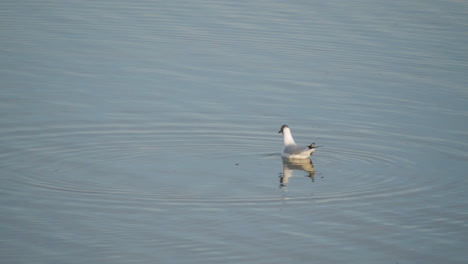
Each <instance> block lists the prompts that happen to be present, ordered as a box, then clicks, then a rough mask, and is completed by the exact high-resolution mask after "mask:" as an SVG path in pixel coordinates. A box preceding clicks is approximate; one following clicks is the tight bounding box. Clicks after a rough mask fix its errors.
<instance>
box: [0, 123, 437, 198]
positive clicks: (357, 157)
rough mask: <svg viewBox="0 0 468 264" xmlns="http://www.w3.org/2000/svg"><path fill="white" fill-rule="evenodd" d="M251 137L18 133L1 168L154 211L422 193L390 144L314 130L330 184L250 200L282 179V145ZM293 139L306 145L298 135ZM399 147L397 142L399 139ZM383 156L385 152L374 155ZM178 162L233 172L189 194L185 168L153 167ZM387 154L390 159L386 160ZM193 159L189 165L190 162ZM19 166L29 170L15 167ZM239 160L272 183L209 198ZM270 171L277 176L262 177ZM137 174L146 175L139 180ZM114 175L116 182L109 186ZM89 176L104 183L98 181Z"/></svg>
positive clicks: (216, 131)
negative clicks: (146, 205)
mask: <svg viewBox="0 0 468 264" xmlns="http://www.w3.org/2000/svg"><path fill="white" fill-rule="evenodd" d="M187 131H190V132H187ZM243 131H244V132H243ZM258 131H261V130H260V129H259V130H256V131H255V130H246V129H245V128H242V129H241V128H239V127H237V128H226V126H218V125H216V124H211V125H204V126H203V127H198V126H195V125H184V126H176V125H170V126H167V127H164V126H161V125H157V126H156V125H153V126H152V125H149V126H147V127H146V128H145V129H141V128H139V127H138V126H132V125H127V126H124V125H122V124H119V125H116V124H114V125H113V124H107V125H95V126H57V127H53V128H52V127H51V128H47V129H34V128H29V127H26V128H19V129H16V130H15V129H10V130H3V131H2V132H1V134H2V137H3V139H4V140H5V142H7V141H8V142H15V146H16V148H14V147H11V149H10V151H7V152H4V153H3V155H2V160H3V161H2V163H3V165H6V164H9V165H8V166H9V167H10V168H11V171H12V172H14V173H15V174H16V176H15V180H14V181H15V182H16V183H17V184H19V185H27V186H30V187H31V188H35V189H39V190H43V191H45V192H46V193H47V192H65V193H74V194H78V195H83V196H89V197H96V196H99V199H106V197H107V198H108V199H118V200H120V199H122V200H125V201H128V200H131V201H133V202H138V201H139V202H149V203H158V204H162V205H164V204H167V205H190V206H199V207H217V206H222V205H231V206H254V207H255V206H265V205H266V204H271V205H275V204H278V203H279V202H281V201H284V200H287V202H288V204H301V203H323V202H337V201H343V200H352V199H378V198H390V197H392V196H397V195H405V194H414V193H417V192H421V191H425V189H424V188H420V187H418V184H420V181H418V180H416V181H415V180H414V179H413V180H408V179H406V180H405V179H403V180H402V179H401V178H400V175H398V171H399V170H401V169H407V168H409V167H411V166H412V162H411V160H410V159H405V154H404V153H402V152H401V151H400V150H399V146H398V144H396V143H395V141H394V140H393V141H392V143H391V144H390V142H388V140H384V139H385V138H386V136H387V135H382V136H381V137H376V136H375V134H374V135H371V134H367V135H366V134H363V133H361V134H359V133H353V134H349V135H348V136H343V135H342V134H340V135H338V134H333V133H330V132H329V131H328V132H326V131H315V132H314V134H317V135H320V134H326V135H327V136H326V137H325V138H324V141H325V140H326V141H328V142H340V143H339V144H338V143H336V145H334V146H324V147H321V148H319V149H318V151H317V152H316V153H315V154H314V156H313V157H312V160H313V165H314V167H315V173H316V175H320V176H322V177H323V178H324V179H325V181H326V182H327V183H328V182H331V183H334V184H325V183H322V182H316V183H310V184H309V183H308V184H305V185H304V184H303V181H304V179H302V178H300V177H297V176H295V178H293V179H292V181H291V184H290V185H288V186H287V188H288V193H287V195H286V197H285V196H284V195H281V194H280V193H278V192H282V191H284V190H278V189H277V188H276V189H275V188H270V189H268V188H267V189H265V188H264V189H263V190H261V191H258V190H256V187H259V186H262V185H265V184H264V182H265V181H268V182H270V183H272V182H275V181H276V175H277V173H278V172H279V171H281V159H280V157H279V155H278V153H279V151H280V148H281V138H280V137H279V136H278V135H276V134H274V133H271V137H270V136H267V137H265V133H263V132H258ZM325 132H326V133H325ZM376 134H377V133H376ZM298 138H306V137H305V135H303V134H301V133H298ZM366 138H372V142H371V144H370V143H368V142H367V143H366V140H363V139H366ZM407 140H409V139H407ZM344 142H346V143H344ZM401 142H405V140H404V138H402V140H401ZM425 143H426V142H422V144H425ZM366 144H367V145H366ZM401 144H404V143H401ZM319 145H320V144H319ZM436 147H437V146H434V148H436ZM382 148H385V149H386V151H380V150H381V149H382ZM184 153H191V154H190V155H191V157H190V158H184V161H183V162H186V163H190V160H192V163H195V164H197V163H198V164H199V165H200V166H201V167H203V166H206V167H211V166H213V164H216V163H222V162H224V163H225V164H228V163H229V165H230V166H232V168H230V169H232V172H229V170H227V169H226V168H225V167H223V166H225V165H223V166H221V167H216V166H213V169H212V170H211V172H212V174H216V173H218V172H219V171H220V170H223V169H224V172H222V173H221V174H222V175H225V176H224V178H223V177H222V176H220V178H222V180H221V179H218V177H217V176H213V175H212V177H211V178H210V180H211V181H212V183H207V184H205V185H203V187H194V186H193V185H192V184H190V182H191V181H192V179H191V178H189V177H186V176H184V175H185V174H186V173H187V171H185V169H184V166H181V167H180V168H179V167H178V163H175V165H174V164H173V166H174V167H172V168H171V167H170V166H168V167H164V166H163V167H164V168H162V169H161V168H159V167H160V165H161V164H164V163H165V162H166V163H167V162H169V163H170V162H174V160H176V159H178V158H179V157H180V156H184V155H186V154H184ZM388 153H391V154H392V155H384V154H388ZM192 156H195V157H196V158H195V161H194V162H193V159H194V158H193V157H192ZM25 159H26V160H29V161H31V162H22V161H23V160H25ZM206 160H209V162H208V161H206ZM237 160H241V161H242V162H243V163H244V164H245V163H248V162H249V161H251V160H255V161H257V164H255V165H253V166H252V165H251V166H250V167H248V168H247V169H252V168H253V170H254V171H255V172H258V171H262V170H263V171H265V174H269V173H271V174H269V175H270V176H268V175H267V176H262V175H258V176H255V177H256V180H254V181H253V185H252V186H250V187H247V188H246V191H244V192H239V193H236V192H231V193H229V192H228V193H224V192H223V191H221V190H216V189H217V188H218V187H217V186H218V185H220V184H223V182H224V181H225V179H226V178H229V179H230V180H232V177H231V176H232V175H233V174H237V173H238V172H239V170H236V168H239V167H241V166H237V165H238V164H237V163H236V161H237ZM204 162H206V163H204ZM121 163H125V164H129V165H128V166H123V167H122V168H124V170H123V171H120V170H119V169H120V166H119V164H121ZM235 163H236V164H235ZM31 166H33V167H31ZM274 166H276V167H277V169H270V168H271V167H274ZM129 167H130V169H129ZM142 167H143V168H145V169H144V170H142V171H141V172H139V171H140V168H142ZM188 167H189V169H188V170H194V172H193V174H194V175H196V176H198V177H200V176H203V175H207V174H209V172H210V169H209V168H208V169H199V168H198V166H196V165H194V164H191V165H190V166H188ZM255 167H257V168H255ZM125 170H130V172H129V171H125ZM151 170H156V175H155V176H151V175H148V173H147V172H148V171H151ZM197 170H198V171H197ZM23 171H29V172H30V171H35V172H37V173H32V174H27V173H22V172H23ZM298 171H299V172H298ZM298 171H295V172H294V174H295V175H301V173H302V172H300V169H298ZM112 173H115V174H116V175H117V176H116V177H109V176H108V175H109V174H112ZM189 173H191V172H189ZM145 174H146V175H145ZM241 174H242V173H241ZM89 175H107V176H106V177H104V180H103V179H102V178H99V177H97V178H93V177H90V176H89ZM171 177H180V178H181V181H182V182H184V181H185V182H184V183H181V182H180V181H178V182H176V181H174V180H167V179H169V178H171ZM236 177H244V176H236ZM150 178H151V179H150ZM158 178H162V179H163V180H161V182H162V184H156V183H157V182H158ZM188 179H189V180H188ZM115 181H117V184H116V182H115ZM232 181H233V180H232ZM294 182H296V183H298V182H300V183H301V184H300V185H297V184H296V183H294ZM396 182H400V183H399V184H396ZM166 183H167V184H166ZM344 183H345V184H344ZM225 184H232V183H231V182H230V183H225ZM275 184H276V183H275ZM275 184H267V185H268V186H274V185H275ZM148 185H150V186H151V185H153V188H148V187H147V186H148ZM424 186H428V185H424ZM244 187H245V186H244ZM244 187H243V188H244ZM223 188H228V187H226V186H224V187H223ZM90 199H92V198H90Z"/></svg>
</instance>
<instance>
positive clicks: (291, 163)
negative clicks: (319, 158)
mask: <svg viewBox="0 0 468 264" xmlns="http://www.w3.org/2000/svg"><path fill="white" fill-rule="evenodd" d="M295 170H300V171H305V172H307V173H308V175H307V177H309V178H311V179H312V181H314V174H315V169H314V164H313V163H312V161H311V160H310V159H287V158H283V174H282V175H281V176H280V187H284V186H286V184H287V183H288V182H289V178H291V177H292V176H293V171H295Z"/></svg>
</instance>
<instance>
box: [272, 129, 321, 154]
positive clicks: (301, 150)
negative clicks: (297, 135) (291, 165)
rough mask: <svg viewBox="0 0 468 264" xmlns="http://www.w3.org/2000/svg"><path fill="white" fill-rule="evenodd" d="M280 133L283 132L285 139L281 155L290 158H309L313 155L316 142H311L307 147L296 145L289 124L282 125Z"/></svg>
mask: <svg viewBox="0 0 468 264" xmlns="http://www.w3.org/2000/svg"><path fill="white" fill-rule="evenodd" d="M278 133H283V139H284V150H283V153H281V157H283V158H290V159H307V158H310V156H312V154H313V153H314V151H315V143H312V144H310V145H309V146H306V147H301V146H298V145H296V142H294V139H293V137H292V135H291V130H290V129H289V127H288V126H287V125H283V126H281V129H280V131H279V132H278Z"/></svg>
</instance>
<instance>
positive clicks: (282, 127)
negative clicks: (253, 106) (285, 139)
mask: <svg viewBox="0 0 468 264" xmlns="http://www.w3.org/2000/svg"><path fill="white" fill-rule="evenodd" d="M285 127H288V125H282V126H281V129H280V131H278V133H283V130H284V128H285ZM288 128H289V127H288Z"/></svg>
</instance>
